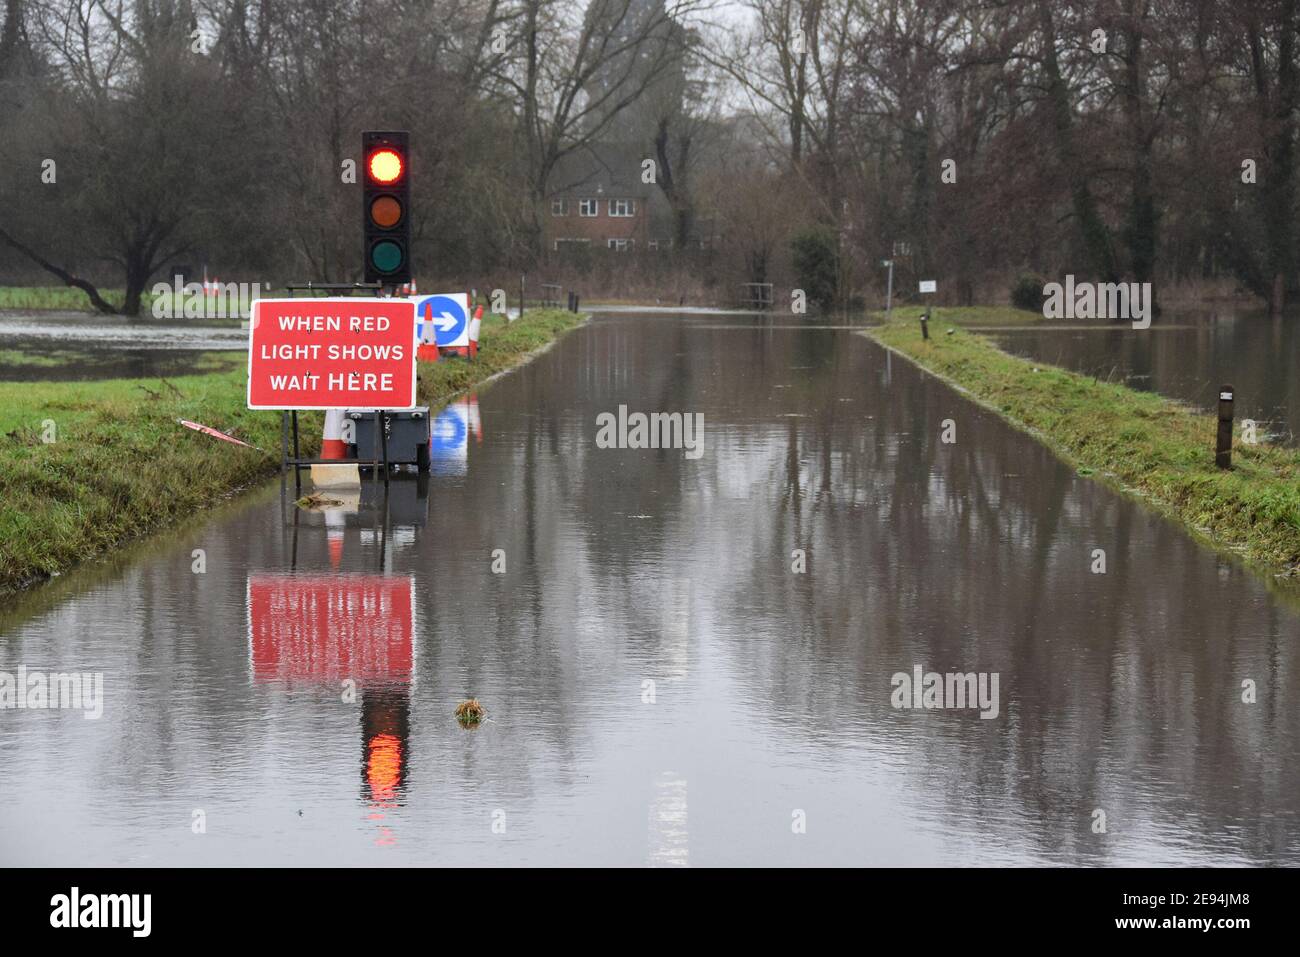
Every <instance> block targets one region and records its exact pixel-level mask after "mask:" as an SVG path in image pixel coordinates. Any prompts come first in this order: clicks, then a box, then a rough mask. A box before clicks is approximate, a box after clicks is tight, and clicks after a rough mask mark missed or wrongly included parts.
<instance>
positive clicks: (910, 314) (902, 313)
mask: <svg viewBox="0 0 1300 957" xmlns="http://www.w3.org/2000/svg"><path fill="white" fill-rule="evenodd" d="M923 312H925V305H924V304H923V303H922V304H917V303H909V304H907V305H902V306H895V307H894V310H893V320H894V321H895V322H902V321H904V320H911V321H913V322H915V321H916V320H917V319H919V318H920V315H921V313H923ZM870 318H873V319H876V320H878V321H880V322H884V321H885V310H883V309H877V310H875V311H873V312H872V313H871V314H870ZM1043 321H1044V319H1043V314H1042V313H1041V312H1032V311H1030V310H1027V309H1016V308H1014V307H1012V306H936V307H935V308H934V309H932V310H931V311H930V326H931V329H930V331H931V332H933V331H934V330H935V329H938V328H940V327H942V326H943V325H944V324H947V325H953V326H1032V325H1034V324H1035V323H1040V322H1043Z"/></svg>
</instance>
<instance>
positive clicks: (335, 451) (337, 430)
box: [320, 409, 348, 459]
mask: <svg viewBox="0 0 1300 957" xmlns="http://www.w3.org/2000/svg"><path fill="white" fill-rule="evenodd" d="M320 457H321V458H323V459H345V458H347V457H348V447H347V443H345V442H344V441H343V410H342V409H329V410H327V411H326V413H325V433H324V435H322V436H321V443H320Z"/></svg>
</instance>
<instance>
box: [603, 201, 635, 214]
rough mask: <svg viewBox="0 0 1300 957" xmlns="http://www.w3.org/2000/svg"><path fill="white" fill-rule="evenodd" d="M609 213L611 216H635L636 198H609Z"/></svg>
mask: <svg viewBox="0 0 1300 957" xmlns="http://www.w3.org/2000/svg"><path fill="white" fill-rule="evenodd" d="M609 215H611V216H635V215H636V200H632V199H611V200H610V201H609Z"/></svg>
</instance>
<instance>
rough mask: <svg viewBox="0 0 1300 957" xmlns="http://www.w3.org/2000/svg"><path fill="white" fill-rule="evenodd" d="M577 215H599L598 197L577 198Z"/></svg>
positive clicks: (589, 216)
mask: <svg viewBox="0 0 1300 957" xmlns="http://www.w3.org/2000/svg"><path fill="white" fill-rule="evenodd" d="M578 215H579V216H586V217H587V218H591V217H592V216H599V215H600V200H598V199H581V200H578Z"/></svg>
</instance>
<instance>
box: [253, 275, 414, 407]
mask: <svg viewBox="0 0 1300 957" xmlns="http://www.w3.org/2000/svg"><path fill="white" fill-rule="evenodd" d="M249 327H250V329H251V331H250V333H249V338H248V407H249V408H250V409H346V408H357V409H409V408H411V407H412V406H413V405H415V303H414V302H412V301H411V300H408V299H258V300H255V301H254V302H253V312H252V320H251V321H250V323H249Z"/></svg>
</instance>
